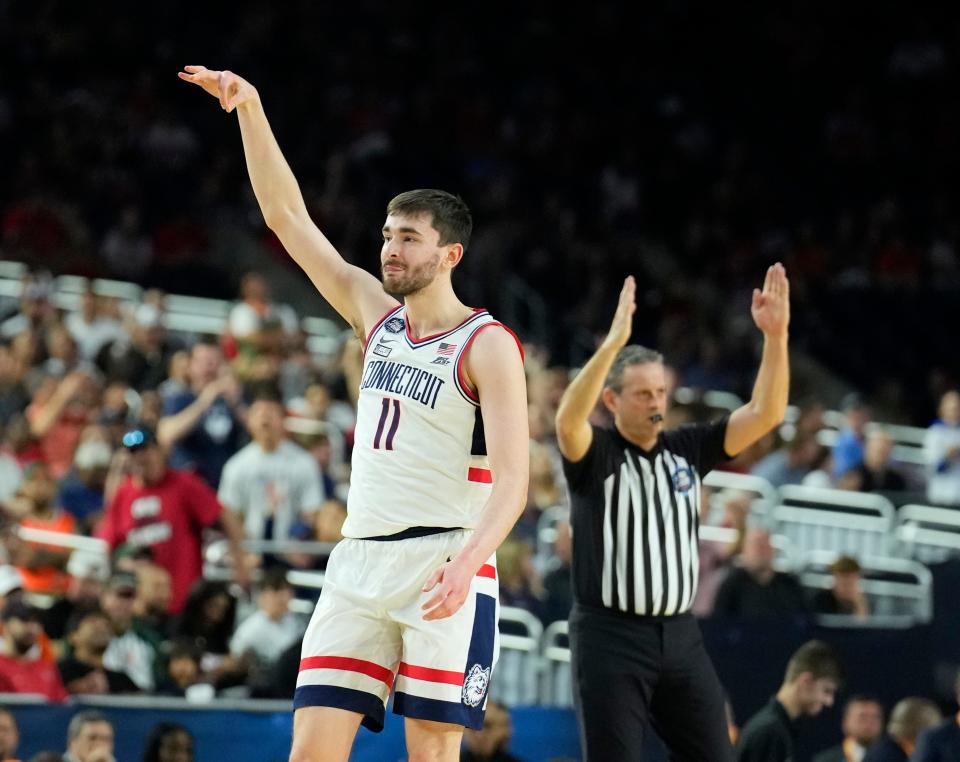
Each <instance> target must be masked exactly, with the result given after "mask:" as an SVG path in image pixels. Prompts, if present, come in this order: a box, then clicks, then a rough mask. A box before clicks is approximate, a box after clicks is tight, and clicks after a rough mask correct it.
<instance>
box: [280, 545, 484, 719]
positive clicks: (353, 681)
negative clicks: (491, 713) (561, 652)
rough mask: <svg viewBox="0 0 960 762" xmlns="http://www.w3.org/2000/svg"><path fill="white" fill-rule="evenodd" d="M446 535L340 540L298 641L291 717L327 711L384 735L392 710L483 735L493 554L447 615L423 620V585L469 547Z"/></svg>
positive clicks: (426, 596) (428, 595)
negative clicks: (351, 716) (349, 715)
mask: <svg viewBox="0 0 960 762" xmlns="http://www.w3.org/2000/svg"><path fill="white" fill-rule="evenodd" d="M468 535H469V532H467V531H466V530H452V531H448V532H443V533H441V534H433V535H429V536H426V537H416V538H411V539H403V540H387V541H383V540H356V539H345V540H341V541H340V543H339V544H338V545H337V547H336V548H334V550H333V553H332V554H331V555H330V559H329V562H328V564H327V572H326V578H325V579H324V583H323V591H322V592H321V595H320V600H319V601H318V602H317V607H316V609H315V610H314V612H313V617H312V618H311V619H310V625H309V626H308V627H307V632H306V635H304V639H303V651H302V654H301V661H300V675H299V678H298V679H297V691H296V694H295V696H294V704H293V706H294V710H297V709H299V708H301V707H307V706H332V707H338V708H341V709H347V710H349V711H352V712H358V713H360V714H362V715H363V721H362V722H363V725H365V726H366V727H368V728H370V729H371V730H374V731H380V730H382V729H383V717H384V709H385V707H386V704H387V699H388V698H389V697H390V692H391V689H392V690H393V711H394V712H395V713H396V714H401V715H404V716H406V717H411V718H414V719H422V720H433V721H435V722H449V723H452V724H456V725H464V726H466V727H468V728H474V729H480V728H481V727H482V726H483V712H484V709H485V707H486V702H487V688H488V686H489V684H490V674H491V672H492V671H493V667H494V664H495V663H496V661H497V657H498V655H499V650H500V638H499V632H498V629H497V620H498V616H499V594H498V584H497V569H496V557H495V556H494V557H491V558H490V559H489V560H488V562H487V563H486V564H484V565H483V566H482V567H481V568H480V571H479V572H478V573H477V575H476V577H474V580H473V584H472V585H471V587H470V593H469V595H468V596H467V600H466V602H465V603H464V604H463V606H462V607H461V608H460V610H459V611H457V613H455V614H454V615H453V616H450V617H447V618H445V619H437V620H433V621H430V622H426V621H424V620H423V615H424V613H425V612H424V611H423V610H422V609H421V608H420V606H421V605H422V604H423V603H424V602H425V601H426V600H427V599H428V598H429V597H430V596H431V595H433V593H434V592H435V591H431V592H427V593H424V592H422V588H423V585H424V583H425V582H426V581H427V578H428V577H429V576H430V575H431V574H432V573H433V572H434V571H436V570H437V569H438V568H439V567H440V565H441V564H442V563H444V562H445V561H447V559H448V558H450V557H451V556H455V555H456V554H457V553H458V552H459V551H460V549H461V548H462V547H463V546H464V545H465V544H466V542H467V537H468Z"/></svg>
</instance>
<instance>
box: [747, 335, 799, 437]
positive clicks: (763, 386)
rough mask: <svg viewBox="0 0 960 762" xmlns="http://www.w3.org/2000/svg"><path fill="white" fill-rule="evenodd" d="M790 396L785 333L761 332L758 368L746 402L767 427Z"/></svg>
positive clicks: (779, 418) (775, 421) (779, 416)
mask: <svg viewBox="0 0 960 762" xmlns="http://www.w3.org/2000/svg"><path fill="white" fill-rule="evenodd" d="M789 396H790V352H789V350H788V347H787V337H786V336H774V337H771V336H764V338H763V354H762V356H761V359H760V369H759V370H758V371H757V380H756V383H755V384H754V385H753V396H752V397H751V398H750V403H751V405H752V406H753V408H754V410H755V411H756V413H757V415H758V416H759V417H761V418H762V419H763V420H764V421H765V422H766V423H767V424H769V426H770V428H773V427H774V426H776V425H777V424H778V423H780V422H781V421H782V420H783V416H784V415H785V414H786V412H787V401H788V399H789Z"/></svg>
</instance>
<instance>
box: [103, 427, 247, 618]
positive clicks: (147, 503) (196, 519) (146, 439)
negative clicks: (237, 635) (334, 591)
mask: <svg viewBox="0 0 960 762" xmlns="http://www.w3.org/2000/svg"><path fill="white" fill-rule="evenodd" d="M123 446H124V448H125V449H126V450H127V452H128V458H129V461H128V476H127V477H126V479H125V480H124V481H123V483H122V484H121V485H120V487H118V488H117V491H116V494H115V495H114V496H113V499H112V500H111V502H110V505H109V506H108V507H107V512H106V516H105V517H104V521H103V524H101V526H100V529H99V534H100V536H101V537H102V538H103V539H105V540H106V541H107V542H108V543H109V544H110V546H111V547H112V548H116V547H118V546H119V545H121V544H125V545H127V546H131V547H134V548H138V549H144V550H146V551H148V553H149V556H150V557H151V559H152V560H153V562H154V563H156V564H158V565H160V566H162V567H163V568H164V569H166V570H167V571H168V572H169V573H170V579H171V582H172V586H173V597H172V600H171V603H170V611H171V613H178V612H179V611H181V610H182V609H183V606H184V603H185V602H186V599H187V594H188V592H189V590H190V587H191V585H193V583H194V582H195V581H196V580H197V579H199V578H200V576H201V574H202V570H203V559H202V557H201V541H202V536H201V534H202V532H203V530H204V529H205V528H207V527H212V526H214V525H216V524H217V523H219V524H220V526H221V527H222V528H223V530H224V531H225V533H226V535H227V538H228V540H229V541H230V543H231V552H232V554H233V559H234V574H235V577H236V579H237V581H238V582H240V583H241V584H245V583H246V582H247V579H248V575H247V568H246V565H245V563H244V558H243V552H242V550H241V546H240V543H241V542H242V540H243V529H242V528H241V527H240V525H239V524H238V523H237V522H236V520H235V519H234V518H233V516H232V515H231V514H230V512H229V511H224V510H223V509H222V508H221V506H220V503H219V502H217V497H216V495H215V494H214V493H213V491H212V490H211V489H210V488H209V487H208V486H207V485H206V484H204V483H203V481H201V479H200V478H199V477H197V476H195V475H194V474H191V473H189V472H187V471H180V470H176V469H172V468H168V467H167V462H166V456H165V455H164V452H163V450H162V449H161V448H160V447H159V445H158V444H157V441H156V438H155V437H154V435H153V432H152V431H150V430H149V429H144V428H138V429H133V430H131V431H130V432H128V433H127V434H125V435H124V437H123Z"/></svg>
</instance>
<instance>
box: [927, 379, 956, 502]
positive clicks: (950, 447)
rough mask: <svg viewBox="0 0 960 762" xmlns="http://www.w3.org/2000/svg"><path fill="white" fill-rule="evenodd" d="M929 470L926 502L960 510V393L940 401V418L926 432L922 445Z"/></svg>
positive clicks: (949, 395)
mask: <svg viewBox="0 0 960 762" xmlns="http://www.w3.org/2000/svg"><path fill="white" fill-rule="evenodd" d="M923 457H924V460H925V461H926V467H927V469H926V470H927V500H929V501H930V502H931V503H933V504H935V505H946V506H950V507H952V508H957V507H960V392H958V391H956V390H951V391H949V392H947V393H946V394H944V395H943V397H942V398H941V400H940V418H939V420H937V421H935V422H934V423H933V425H931V426H930V428H929V429H927V434H926V437H925V439H924V442H923Z"/></svg>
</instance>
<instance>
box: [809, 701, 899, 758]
mask: <svg viewBox="0 0 960 762" xmlns="http://www.w3.org/2000/svg"><path fill="white" fill-rule="evenodd" d="M882 734H883V707H882V706H881V705H880V702H879V701H877V700H876V699H875V698H872V697H870V696H862V695H860V696H851V697H850V699H849V700H848V701H847V703H846V705H845V706H844V708H843V743H840V744H837V745H836V746H834V747H832V748H830V749H827V750H826V751H822V752H820V753H819V754H818V755H817V756H815V757H814V758H813V762H862V760H863V757H864V755H865V754H866V753H867V749H868V748H869V747H870V745H871V744H872V743H873V742H874V741H876V740H877V739H878V738H879V737H880V736H881V735H882Z"/></svg>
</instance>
